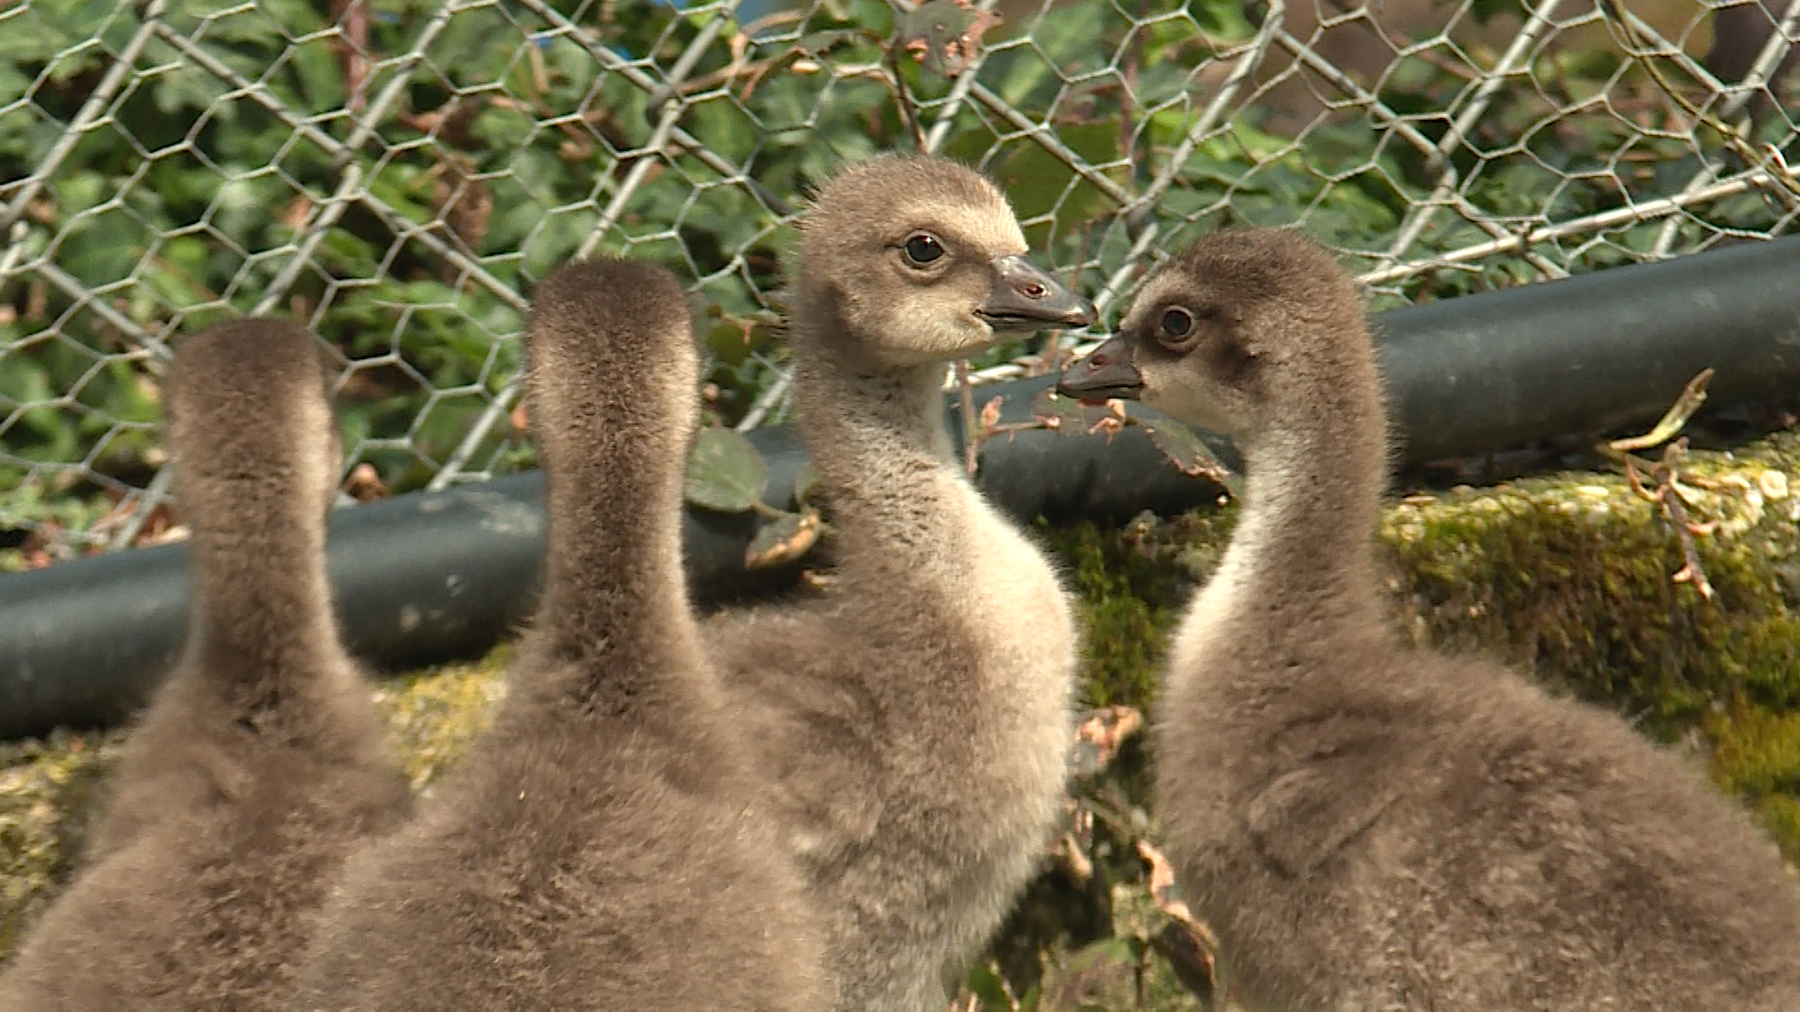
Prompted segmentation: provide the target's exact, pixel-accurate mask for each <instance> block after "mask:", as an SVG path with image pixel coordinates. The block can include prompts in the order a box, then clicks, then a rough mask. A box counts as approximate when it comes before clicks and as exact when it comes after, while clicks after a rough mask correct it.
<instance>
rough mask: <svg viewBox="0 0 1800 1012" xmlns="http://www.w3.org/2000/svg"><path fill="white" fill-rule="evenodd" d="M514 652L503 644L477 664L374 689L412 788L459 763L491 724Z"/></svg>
mask: <svg viewBox="0 0 1800 1012" xmlns="http://www.w3.org/2000/svg"><path fill="white" fill-rule="evenodd" d="M511 656H512V647H511V645H510V644H503V645H501V646H500V647H497V648H495V650H494V651H493V652H492V653H490V654H489V655H488V656H487V657H485V658H483V659H482V660H481V661H480V662H478V663H475V664H455V665H450V666H447V667H442V668H433V669H429V670H426V671H419V672H414V673H413V674H410V675H407V676H405V677H403V678H400V679H397V680H395V681H392V682H387V683H384V684H383V685H381V686H380V687H378V688H377V689H376V690H375V703H376V705H377V706H379V707H380V708H381V710H382V712H383V713H384V714H385V715H386V716H387V718H388V738H389V741H391V742H392V743H393V746H394V749H395V751H396V752H398V753H399V755H400V757H401V761H402V762H403V763H404V764H405V766H406V773H407V776H408V777H409V778H411V781H412V786H413V790H415V791H418V790H422V789H424V788H425V786H426V785H428V784H430V783H431V782H432V781H433V780H435V779H436V778H437V777H438V775H439V774H441V773H443V772H444V771H445V770H446V769H448V768H450V767H451V766H452V765H454V764H455V762H456V760H458V759H460V758H462V756H463V753H464V752H466V751H467V750H468V747H469V743H470V742H472V741H474V740H475V737H476V736H477V735H479V734H480V733H481V732H482V731H483V730H485V729H486V728H487V726H488V724H489V723H490V722H491V721H492V719H493V716H494V713H495V711H496V710H497V709H498V708H499V703H500V700H501V699H502V698H503V697H504V696H505V695H506V681H505V678H504V677H503V675H504V671H503V669H504V668H505V666H506V662H507V660H508V659H509V658H510V657H511Z"/></svg>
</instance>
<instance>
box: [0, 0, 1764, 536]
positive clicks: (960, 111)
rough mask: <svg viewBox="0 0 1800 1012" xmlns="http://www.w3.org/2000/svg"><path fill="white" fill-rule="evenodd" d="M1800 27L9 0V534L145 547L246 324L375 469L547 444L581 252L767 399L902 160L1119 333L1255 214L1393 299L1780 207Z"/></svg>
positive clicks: (3, 272) (724, 384) (1604, 9)
mask: <svg viewBox="0 0 1800 1012" xmlns="http://www.w3.org/2000/svg"><path fill="white" fill-rule="evenodd" d="M1797 40H1800V0H1704V2H1703V0H1598V2H1595V0H1587V2H1581V0H1535V3H1529V2H1526V3H1522V2H1517V0H1442V2H1440V0H1366V2H1358V0H1288V2H1286V3H1284V2H1283V0H1251V2H1248V3H1246V2H1240V0H1189V2H1187V3H1186V4H1185V5H1174V4H1171V3H1170V2H1169V0H997V2H996V0H979V2H975V3H972V4H971V3H965V2H964V0H931V2H928V3H926V4H924V6H922V7H915V6H914V5H913V4H912V3H911V2H910V0H892V2H891V3H890V2H888V0H801V2H800V3H793V2H791V0H719V2H715V3H712V4H708V5H692V6H684V5H681V4H679V3H675V4H671V3H668V2H660V0H257V2H235V3H234V2H226V0H12V2H11V3H10V4H8V5H6V6H4V7H0V237H3V241H4V247H3V250H0V488H4V489H5V490H6V493H5V497H4V501H3V503H0V531H4V532H6V533H5V535H4V536H5V537H7V538H9V539H10V540H9V541H8V542H5V543H0V547H13V548H17V547H19V546H21V545H24V546H27V547H28V548H29V549H30V551H29V552H27V553H26V555H25V556H24V558H25V559H26V562H25V563H24V564H35V563H34V562H32V561H31V560H34V559H35V560H36V562H40V563H41V562H42V561H45V560H47V559H51V558H54V557H57V556H64V555H69V554H74V553H78V552H82V551H92V550H99V549H102V548H105V547H109V546H112V547H116V546H119V545H124V544H130V543H133V542H134V541H142V540H144V539H145V538H147V537H153V536H154V535H155V534H156V531H157V530H158V528H159V526H160V525H161V523H162V522H163V521H162V520H159V517H166V511H164V510H162V509H161V508H160V507H161V506H162V505H163V504H164V500H165V499H166V494H167V490H168V482H167V477H168V472H167V471H166V470H165V469H163V468H162V464H163V462H164V454H163V453H162V451H161V449H160V446H159V442H158V436H157V430H156V425H157V421H158V418H159V415H160V410H159V407H158V394H157V385H158V379H159V377H160V376H161V374H162V371H163V368H164V366H165V363H166V361H167V357H168V343H169V340H170V338H171V337H172V335H174V334H175V333H176V332H178V331H183V330H191V329H197V328H200V327H203V326H206V325H208V324H210V323H213V322H217V321H219V320H222V319H225V318H228V317H231V316H235V315H240V314H245V313H275V314H282V315H286V316H289V317H291V318H294V319H297V320H300V321H302V322H304V323H306V324H307V325H309V326H310V327H312V328H313V329H314V330H315V331H316V332H317V334H318V335H319V337H320V339H321V341H322V342H324V343H325V344H326V345H327V346H328V347H329V348H331V349H332V351H333V353H334V355H335V356H336V358H335V361H337V362H338V363H339V364H340V374H339V377H338V391H337V392H338V396H339V404H340V417H341V420H342V424H343V426H344V428H345V435H346V448H347V451H348V452H347V461H346V467H347V468H349V469H351V470H352V473H353V474H354V476H355V478H356V481H357V482H358V483H360V484H362V485H363V486H368V487H375V486H379V487H382V488H386V489H391V490H403V489H412V488H421V487H427V488H443V487H446V486H449V485H452V484H455V483H459V482H465V481H479V480H483V479H485V478H488V477H491V476H493V475H495V474H498V473H502V472H505V471H508V470H512V469H516V468H518V467H521V466H525V465H526V464H528V463H529V460H530V451H529V448H528V447H527V446H526V444H525V442H524V440H523V432H522V420H521V418H520V417H519V415H518V413H517V400H518V386H517V370H518V365H519V349H518V341H517V335H518V332H519V330H520V329H521V326H522V324H523V318H524V312H525V309H526V306H527V300H528V298H529V296H530V293H531V290H532V286H533V284H534V283H535V281H536V280H537V279H539V278H542V277H543V276H544V274H545V273H546V272H547V271H548V270H550V269H551V268H553V267H554V266H555V265H557V264H558V263H560V262H562V261H564V260H566V259H568V258H570V257H575V256H581V255H585V254H588V253H591V252H594V251H598V250H607V251H612V252H620V253H624V254H626V255H630V256H634V257H640V258H645V259H649V260H653V261H657V262H661V263H665V264H667V265H669V266H671V267H673V268H674V269H675V270H676V271H677V272H678V273H680V274H681V275H682V276H683V277H685V278H688V279H691V281H692V286H693V290H694V292H695V296H696V305H697V306H698V307H703V310H704V316H703V317H702V330H703V331H704V339H705V341H706V344H707V347H708V348H709V350H710V354H711V359H710V366H709V374H708V382H707V386H706V389H705V391H704V396H705V397H706V400H707V411H708V413H709V415H711V416H712V417H713V418H714V419H715V420H716V421H717V422H718V423H720V424H724V425H728V426H733V427H737V428H751V427H755V426H758V425H766V424H770V423H772V422H775V421H779V420H780V419H782V418H783V417H784V415H785V412H786V411H787V376H788V374H787V371H786V356H785V351H784V348H783V344H782V341H781V337H780V330H779V325H778V324H779V319H780V314H781V309H782V303H781V287H780V286H781V257H782V255H783V251H784V250H786V249H787V248H789V246H790V245H791V240H792V238H793V233H792V218H793V215H794V213H795V210H796V209H797V208H798V207H799V206H801V205H802V204H803V201H804V195H805V192H806V189H807V187H808V186H809V185H811V184H813V183H816V182H817V181H818V180H820V179H822V178H824V177H825V176H826V175H828V174H829V173H830V172H831V171H832V170H833V169H834V168H835V167H836V166H837V165H839V164H841V163H842V162H844V161H845V160H848V159H854V158H857V157H860V156H862V155H865V154H868V153H871V152H874V151H877V150H882V149H888V148H896V147H899V148H907V147H912V146H914V145H919V146H923V147H924V148H927V149H930V150H934V151H939V152H942V153H945V154H949V155H952V156H955V157H958V158H961V159H963V160H966V161H969V162H971V163H974V164H977V165H979V166H981V167H982V168H984V169H986V170H987V171H989V172H991V173H993V174H994V175H995V176H996V177H997V178H999V179H1000V180H1001V182H1002V183H1003V184H1004V186H1005V187H1006V188H1007V190H1008V192H1009V194H1010V196H1011V198H1012V200H1013V202H1014V204H1015V207H1016V209H1017V210H1018V212H1019V216H1020V218H1021V220H1022V221H1023V222H1024V224H1025V225H1026V232H1027V236H1028V237H1029V238H1030V240H1031V241H1032V243H1033V245H1034V248H1035V249H1036V250H1037V252H1038V255H1039V257H1040V259H1041V260H1042V261H1043V262H1045V263H1047V264H1049V265H1052V266H1054V267H1055V268H1056V269H1057V270H1058V271H1059V272H1060V273H1061V275H1062V276H1063V277H1064V278H1065V279H1066V280H1070V281H1072V282H1073V283H1074V284H1075V286H1076V287H1078V288H1079V289H1081V290H1083V291H1085V292H1087V293H1089V294H1091V295H1093V296H1094V297H1095V301H1096V302H1097V303H1098V304H1099V306H1100V308H1101V310H1102V315H1103V319H1106V318H1110V317H1114V316H1116V314H1117V312H1118V311H1119V310H1120V308H1121V307H1122V306H1123V305H1124V303H1125V302H1126V301H1128V299H1129V296H1130V293H1131V290H1132V286H1133V283H1134V281H1135V280H1136V279H1137V278H1139V277H1140V276H1141V274H1142V272H1143V271H1144V270H1145V269H1146V268H1147V267H1148V266H1150V265H1152V264H1153V263H1154V262H1155V261H1156V259H1157V258H1158V257H1160V256H1161V255H1162V254H1163V251H1165V250H1167V249H1170V248H1172V247H1174V246H1176V245H1178V244H1180V243H1182V242H1183V241H1185V240H1186V239H1187V238H1190V237H1192V236H1193V235H1194V234H1196V230H1202V229H1212V228H1216V227H1220V226H1222V225H1228V224H1232V223H1240V222H1254V223H1263V224H1287V223H1298V225H1299V226H1300V227H1302V228H1304V229H1305V230H1307V231H1308V232H1309V233H1311V234H1313V235H1315V236H1317V237H1319V238H1321V239H1324V240H1326V241H1327V242H1329V243H1330V244H1332V245H1333V246H1334V247H1335V248H1337V249H1338V250H1340V251H1341V252H1342V253H1343V254H1344V256H1345V258H1346V262H1347V263H1349V264H1351V265H1352V266H1353V267H1354V268H1355V269H1356V270H1357V271H1358V272H1359V273H1360V274H1361V276H1362V277H1363V279H1364V280H1365V282H1366V283H1367V284H1368V285H1369V286H1370V291H1371V298H1372V301H1373V304H1374V305H1376V306H1378V307H1379V306H1385V305H1394V304H1399V303H1402V302H1409V301H1416V300H1421V299H1438V298H1449V297H1455V296H1457V295H1461V294H1465V293H1469V292H1473V291H1480V290H1485V289H1492V288H1499V287H1506V286H1511V285H1518V284H1526V283H1531V282H1534V281H1538V280H1543V279H1548V278H1556V277H1561V276H1564V275H1567V274H1569V273H1574V272H1580V271H1586V270H1592V269H1598V268H1604V267H1608V266H1612V265H1616V264H1622V263H1627V262H1632V261H1646V260H1656V259H1661V258H1666V257H1671V256H1677V255H1681V254H1685V253H1689V252H1693V251H1697V250H1701V249H1705V248H1707V247H1709V246H1712V245H1714V244H1717V243H1720V242H1726V241H1732V240H1735V239H1750V238H1759V237H1766V236H1770V235H1773V234H1776V233H1779V232H1782V231H1784V230H1788V229H1791V228H1792V227H1793V224H1794V222H1795V220H1796V214H1797V213H1800V148H1797V147H1796V134H1797V132H1800V111H1797V110H1796V105H1795V102H1794V85H1795V82H1794V81H1793V80H1792V78H1793V77H1794V76H1796V75H1794V74H1793V73H1792V71H1793V69H1794V64H1795V63H1796V59H1795V57H1796V55H1800V48H1796V47H1795V45H1794V43H1795V42H1796V41H1797ZM1086 338H1087V335H1083V334H1074V335H1062V336H1061V337H1042V338H1036V339H1033V340H1031V341H1027V342H1014V343H1010V344H1008V345H1005V346H1003V347H1001V348H997V349H995V350H994V351H993V352H992V353H991V354H990V355H989V356H987V357H985V358H984V359H982V360H980V361H977V362H974V363H972V364H971V372H970V375H971V381H972V382H975V383H982V382H987V381H991V380H995V379H1000V378H1005V377H1009V376H1015V375H1021V374H1025V373H1029V372H1032V371H1041V370H1043V369H1047V368H1050V367H1052V366H1053V365H1054V364H1055V363H1056V362H1057V361H1058V360H1059V358H1060V357H1062V356H1066V355H1068V354H1069V353H1071V350H1072V349H1074V348H1076V347H1077V346H1079V345H1080V344H1081V342H1083V341H1084V340H1086ZM9 564H12V565H17V564H20V563H18V562H16V561H15V562H12V563H9Z"/></svg>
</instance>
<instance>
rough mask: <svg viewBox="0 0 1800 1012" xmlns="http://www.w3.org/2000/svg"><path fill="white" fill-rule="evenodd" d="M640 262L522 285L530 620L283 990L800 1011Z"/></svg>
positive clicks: (686, 409) (794, 961)
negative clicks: (536, 476) (502, 697)
mask: <svg viewBox="0 0 1800 1012" xmlns="http://www.w3.org/2000/svg"><path fill="white" fill-rule="evenodd" d="M691 326H692V325H691V321H690V318H689V313H688V307H687V300H686V297H685V296H684V294H683V293H682V291H681V288H680V286H679V285H678V284H677V283H676V281H675V279H674V277H673V276H672V275H670V274H669V273H668V272H667V271H665V270H662V269H661V268H655V267H651V266H648V265H643V264H633V263H629V262H625V261H617V260H597V261H593V262H589V263H578V264H572V265H569V266H566V267H564V268H562V269H560V270H559V271H557V272H556V273H554V274H552V275H551V276H550V277H549V278H548V279H546V280H545V281H544V283H543V285H542V286H540V288H539V289H538V292H537V294H536V297H535V300H534V305H533V307H532V313H531V320H530V326H529V330H528V334H527V338H526V342H527V343H526V350H527V355H528V357H529V360H530V373H529V376H528V387H527V390H528V393H529V395H530V397H531V420H532V427H533V429H534V431H535V432H536V436H537V441H538V446H539V450H540V452H541V454H542V459H543V464H544V468H545V473H546V476H547V479H548V482H549V504H550V505H549V511H550V526H549V555H548V562H547V569H546V576H545V592H544V599H543V603H542V606H541V610H540V612H539V615H538V620H537V627H536V628H535V629H533V630H532V631H531V632H530V633H529V634H528V635H527V637H526V639H525V641H524V642H523V643H522V644H521V646H520V657H519V660H518V661H517V663H516V664H515V666H514V669H513V671H512V675H511V684H510V690H509V695H508V697H507V699H506V701H505V703H504V704H503V705H502V709H501V713H500V715H499V717H498V718H497V720H496V724H495V726H494V728H493V729H492V730H491V731H490V732H488V733H487V735H486V736H485V737H484V738H483V739H482V740H481V741H480V742H479V744H478V745H477V746H476V747H475V749H474V750H473V751H472V753H471V754H470V755H469V756H468V757H467V758H466V759H465V760H464V761H463V764H462V765H461V767H459V768H458V770H457V771H455V772H454V773H452V774H451V775H450V777H449V778H447V779H446V781H445V782H444V783H443V784H442V785H441V787H440V788H439V794H438V796H437V797H436V798H434V799H433V802H432V803H431V804H430V805H429V807H427V808H426V809H425V810H423V811H421V813H420V815H419V817H418V818H417V819H416V820H415V821H414V822H412V823H411V824H410V825H408V826H407V827H406V828H405V829H404V830H403V831H402V832H401V833H399V834H396V835H395V836H394V837H393V838H391V839H390V840H389V841H387V844H388V845H385V846H381V847H377V848H374V849H372V850H371V851H369V852H368V853H366V854H363V855H360V856H359V858H358V860H357V861H355V862H354V863H353V864H352V867H351V869H350V872H349V874H348V875H347V876H346V882H345V885H344V887H343V889H342V890H341V892H340V894H339V895H338V896H337V897H336V899H335V901H334V903H333V904H332V907H331V921H330V923H329V925H328V927H327V928H326V929H324V930H323V931H322V933H321V935H322V937H321V943H320V945H319V947H318V949H317V950H316V951H315V952H314V954H313V956H312V958H311V959H310V960H309V962H308V965H307V967H306V968H305V974H306V987H305V989H304V990H303V992H302V1000H301V1001H300V1002H298V1003H297V1005H298V1007H300V1008H304V1009H309V1010H330V1012H351V1010H355V1012H402V1010H418V1012H442V1010H446V1009H470V1010H490V1009H492V1010H499V1009H505V1010H508V1012H540V1010H552V1009H554V1010H557V1012H573V1010H580V1009H589V1010H596V1012H598V1010H608V1012H618V1010H621V1009H634V1010H659V1009H660V1010H668V1012H693V1010H698V1009H708V1010H720V1012H740V1010H741V1012H816V1010H822V1009H825V1008H827V1007H829V1000H828V992H827V990H826V985H825V975H824V970H823V965H822V960H821V955H820V941H819V937H818V933H817V931H816V929H815V927H814V925H813V923H812V919H811V914H810V912H809V910H807V909H806V908H804V906H803V903H802V902H801V900H800V883H799V880H798V877H797V876H796V874H795V872H794V870H793V867H792V864H791V862H790V861H789V860H788V858H787V856H786V854H785V853H784V852H783V851H782V849H781V848H780V846H779V844H778V842H777V837H776V832H775V829H774V827H773V825H772V823H771V820H770V818H769V816H770V809H769V806H768V805H767V804H765V803H764V802H763V800H762V797H761V793H762V787H761V785H760V783H759V781H758V780H757V779H756V778H755V777H753V776H751V775H750V773H749V771H748V768H747V763H746V760H745V751H744V748H743V743H742V742H741V741H740V740H739V738H738V736H737V728H736V727H735V726H734V725H733V723H732V721H731V719H730V717H729V714H728V713H727V712H726V710H725V709H724V708H723V706H722V705H721V700H720V696H719V693H718V686H717V683H716V680H715V678H714V673H713V671H712V669H711V668H710V667H709V665H708V664H707V661H706V658H705V656H704V654H703V652H702V650H701V645H700V642H699V638H698V635H697V629H696V626H695V621H694V618H693V615H692V613H691V612H690V610H689V606H688V601H687V594H686V585H685V581H684V579H683V577H682V571H681V540H680V538H681V533H680V532H681V485H682V464H683V461H684V459H685V455H686V450H687V448H688V445H689V442H690V440H691V438H692V435H693V431H694V427H695V424H696V422H697V419H698V410H697V402H696V398H695V389H694V388H695V384H696V382H697V377H698V371H699V359H698V354H697V352H696V349H695V347H694V343H693V335H692V331H691Z"/></svg>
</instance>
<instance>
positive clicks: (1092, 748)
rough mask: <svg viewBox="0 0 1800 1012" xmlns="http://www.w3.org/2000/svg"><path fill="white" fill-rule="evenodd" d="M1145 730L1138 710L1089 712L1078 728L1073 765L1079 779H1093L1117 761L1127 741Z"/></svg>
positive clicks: (1123, 708)
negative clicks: (1082, 777) (1120, 749)
mask: <svg viewBox="0 0 1800 1012" xmlns="http://www.w3.org/2000/svg"><path fill="white" fill-rule="evenodd" d="M1143 726H1144V715H1143V713H1141V712H1139V711H1138V709H1137V708H1136V707H1131V706H1103V707H1101V708H1099V709H1097V710H1089V711H1088V712H1087V713H1086V714H1085V715H1084V716H1083V717H1082V718H1081V722H1080V723H1079V724H1077V725H1076V727H1075V754H1074V756H1073V757H1072V760H1071V762H1072V764H1073V768H1074V773H1075V775H1076V776H1092V775H1093V774H1095V773H1098V772H1100V771H1101V770H1104V769H1106V767H1108V766H1110V765H1112V761H1113V760H1114V759H1116V758H1118V755H1119V748H1120V746H1122V745H1124V743H1125V739H1127V738H1129V737H1131V736H1132V735H1134V734H1136V733H1137V732H1138V730H1139V729H1141V728H1142V727H1143Z"/></svg>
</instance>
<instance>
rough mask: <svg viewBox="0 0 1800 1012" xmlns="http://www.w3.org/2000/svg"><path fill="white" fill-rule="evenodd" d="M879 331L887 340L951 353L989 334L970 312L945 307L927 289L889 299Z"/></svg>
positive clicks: (913, 348)
mask: <svg viewBox="0 0 1800 1012" xmlns="http://www.w3.org/2000/svg"><path fill="white" fill-rule="evenodd" d="M883 331H884V333H885V334H886V335H887V338H888V340H889V342H890V343H892V344H894V345H897V346H899V347H903V348H906V349H908V350H910V351H915V352H922V353H925V354H929V355H947V354H951V353H953V352H957V351H961V350H963V349H966V348H967V347H969V346H970V345H971V344H977V343H985V342H986V341H988V340H989V339H990V337H991V332H990V331H989V330H988V329H987V328H986V327H985V326H984V325H982V324H981V323H980V321H978V320H976V319H975V317H974V316H972V315H969V314H965V313H959V312H949V311H946V310H945V307H944V303H943V300H942V299H941V298H933V297H932V296H931V294H930V293H929V291H926V292H920V293H918V294H916V295H913V296H911V297H908V298H904V299H900V300H898V301H897V302H894V303H892V304H891V306H890V309H889V312H888V325H887V326H886V327H884V328H883Z"/></svg>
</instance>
